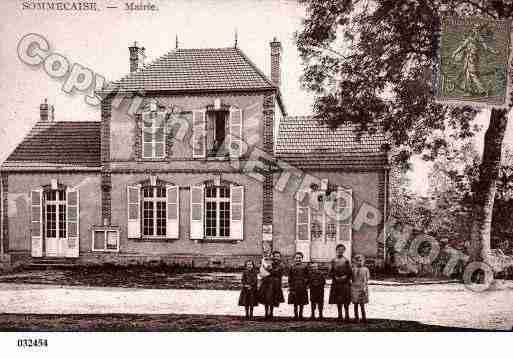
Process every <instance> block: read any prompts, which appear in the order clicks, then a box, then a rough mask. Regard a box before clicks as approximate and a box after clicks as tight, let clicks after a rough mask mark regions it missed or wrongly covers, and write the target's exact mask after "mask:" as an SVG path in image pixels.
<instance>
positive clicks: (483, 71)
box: [435, 17, 512, 108]
mask: <svg viewBox="0 0 513 359" xmlns="http://www.w3.org/2000/svg"><path fill="white" fill-rule="evenodd" d="M511 42H512V41H511V22H510V21H509V20H493V19H484V18H476V17H471V18H443V19H442V21H441V24H440V37H439V42H438V51H437V57H436V61H435V70H436V71H435V76H436V81H435V99H436V100H437V101H438V102H441V103H450V104H461V105H473V106H479V107H498V108H504V107H507V106H508V105H509V102H510V96H509V93H510V87H511V54H512V51H511Z"/></svg>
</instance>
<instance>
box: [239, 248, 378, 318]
mask: <svg viewBox="0 0 513 359" xmlns="http://www.w3.org/2000/svg"><path fill="white" fill-rule="evenodd" d="M345 250H346V248H345V246H344V245H343V244H339V245H337V247H336V257H335V258H334V259H333V260H332V261H331V263H330V269H329V272H328V276H329V278H331V280H332V283H331V288H330V294H329V301H328V303H329V304H335V305H336V306H337V310H338V319H339V320H345V321H349V319H350V317H349V305H350V304H351V303H353V305H354V315H355V320H356V321H359V320H360V316H359V314H360V313H361V319H362V321H364V322H365V321H367V317H366V313H365V304H367V303H368V302H369V290H368V281H369V278H370V273H369V269H368V268H367V267H365V258H364V256H362V255H357V256H355V257H354V265H351V262H350V261H349V260H348V259H347V258H345V257H344V252H345ZM285 273H287V274H288V284H289V297H288V303H289V304H292V305H293V306H294V318H296V319H303V309H304V306H305V305H307V304H308V303H309V302H310V305H311V318H312V319H314V318H315V312H316V311H317V312H318V318H319V319H322V318H323V308H324V286H325V284H326V276H325V275H324V273H323V272H322V271H321V270H319V266H318V264H317V263H310V264H307V263H305V262H303V254H302V253H301V252H297V253H296V255H295V258H294V263H293V264H292V266H290V267H289V268H288V270H287V269H286V268H285V265H284V264H283V263H282V261H281V254H280V252H279V251H274V252H273V253H272V255H269V254H267V255H264V258H263V259H262V263H261V265H260V268H259V269H257V268H256V267H255V265H254V263H253V261H251V260H249V261H247V262H246V269H245V270H244V272H243V274H242V290H241V293H240V297H239V305H240V306H243V307H244V308H245V312H246V319H253V308H254V307H255V306H258V305H259V304H263V305H264V308H265V319H271V318H273V310H274V308H275V307H278V306H279V305H280V303H284V302H285V298H284V296H283V290H282V277H283V275H284V274H285ZM308 292H310V293H308ZM309 294H310V295H309ZM342 309H344V310H342ZM343 314H345V316H344V315H343Z"/></svg>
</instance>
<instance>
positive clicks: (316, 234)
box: [311, 215, 322, 241]
mask: <svg viewBox="0 0 513 359" xmlns="http://www.w3.org/2000/svg"><path fill="white" fill-rule="evenodd" d="M311 236H312V241H317V240H321V238H322V216H320V215H314V216H312V223H311Z"/></svg>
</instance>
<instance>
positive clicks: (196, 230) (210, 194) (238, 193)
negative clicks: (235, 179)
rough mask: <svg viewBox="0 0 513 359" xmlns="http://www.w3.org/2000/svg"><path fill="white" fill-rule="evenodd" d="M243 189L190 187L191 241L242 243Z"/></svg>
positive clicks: (235, 187) (223, 186)
mask: <svg viewBox="0 0 513 359" xmlns="http://www.w3.org/2000/svg"><path fill="white" fill-rule="evenodd" d="M243 227H244V187H243V186H238V185H229V184H226V185H221V186H214V185H208V186H203V185H200V186H192V187H191V239H205V238H206V239H209V240H216V239H229V240H242V239H244V232H243Z"/></svg>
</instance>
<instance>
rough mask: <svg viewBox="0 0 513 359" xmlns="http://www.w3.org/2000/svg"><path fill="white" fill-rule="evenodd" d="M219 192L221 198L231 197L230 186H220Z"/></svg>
mask: <svg viewBox="0 0 513 359" xmlns="http://www.w3.org/2000/svg"><path fill="white" fill-rule="evenodd" d="M219 192H220V194H219V196H220V197H221V198H230V187H219ZM239 200H240V199H239Z"/></svg>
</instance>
